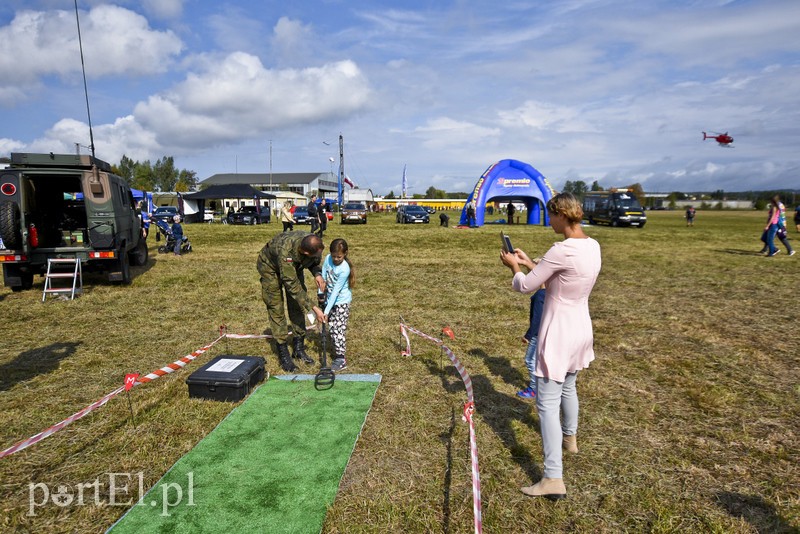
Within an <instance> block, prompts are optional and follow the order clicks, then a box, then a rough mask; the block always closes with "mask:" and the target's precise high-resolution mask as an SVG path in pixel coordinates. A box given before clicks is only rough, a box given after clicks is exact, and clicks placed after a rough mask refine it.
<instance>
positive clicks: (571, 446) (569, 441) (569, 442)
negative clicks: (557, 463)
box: [561, 434, 578, 454]
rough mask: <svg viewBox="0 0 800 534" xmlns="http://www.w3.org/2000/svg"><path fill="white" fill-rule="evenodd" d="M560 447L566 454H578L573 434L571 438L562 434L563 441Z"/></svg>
mask: <svg viewBox="0 0 800 534" xmlns="http://www.w3.org/2000/svg"><path fill="white" fill-rule="evenodd" d="M561 446H562V447H563V448H564V450H565V451H567V452H570V453H572V454H578V438H577V437H576V436H575V434H573V435H571V436H568V435H566V434H564V439H563V441H562V442H561Z"/></svg>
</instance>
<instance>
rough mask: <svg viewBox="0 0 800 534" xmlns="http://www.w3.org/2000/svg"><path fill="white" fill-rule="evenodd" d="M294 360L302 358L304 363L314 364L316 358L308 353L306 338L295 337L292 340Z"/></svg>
mask: <svg viewBox="0 0 800 534" xmlns="http://www.w3.org/2000/svg"><path fill="white" fill-rule="evenodd" d="M292 347H293V348H294V350H293V351H292V358H295V359H296V358H300V359H301V360H303V363H314V358H312V357H311V356H309V355H308V354H307V353H306V346H305V338H303V337H297V336H295V337H294V339H292Z"/></svg>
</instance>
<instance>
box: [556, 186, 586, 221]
mask: <svg viewBox="0 0 800 534" xmlns="http://www.w3.org/2000/svg"><path fill="white" fill-rule="evenodd" d="M547 211H548V212H549V213H551V214H553V215H563V216H564V217H565V218H566V219H567V222H569V223H570V224H580V222H581V220H582V219H583V208H582V207H581V203H580V202H579V201H578V199H577V198H575V195H573V194H572V193H559V194H557V195H556V196H554V197H553V198H551V199H550V200H548V201H547Z"/></svg>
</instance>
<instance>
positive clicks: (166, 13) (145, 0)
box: [142, 0, 183, 19]
mask: <svg viewBox="0 0 800 534" xmlns="http://www.w3.org/2000/svg"><path fill="white" fill-rule="evenodd" d="M142 7H143V8H144V10H145V11H147V12H148V13H152V14H153V16H155V17H157V18H160V19H176V18H178V17H180V16H181V14H182V13H183V0H142Z"/></svg>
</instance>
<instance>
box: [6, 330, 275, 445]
mask: <svg viewBox="0 0 800 534" xmlns="http://www.w3.org/2000/svg"><path fill="white" fill-rule="evenodd" d="M226 338H228V339H269V338H272V336H270V335H265V334H264V335H259V334H228V333H227V332H226V329H225V327H224V326H222V327H220V335H219V337H218V338H217V339H215V340H214V341H212V342H211V343H209V344H208V345H206V346H204V347H200V348H199V349H197V350H196V351H194V352H192V353H191V354H187V355H186V356H184V357H183V358H181V359H179V360H176V361H174V362H172V363H171V364H169V365H166V366H164V367H162V368H161V369H157V370H156V371H153V372H152V373H149V374H147V375H145V376H143V377H141V378H139V379H138V380H137V381H136V383H135V384H134V385H135V386H139V385H141V384H145V383H147V382H152V381H153V380H156V379H157V378H160V377H162V376H164V375H168V374H170V373H174V372H175V371H178V370H180V369H183V368H184V367H186V364H188V363H189V362H191V361H192V360H194V359H196V358H197V357H198V356H200V355H202V354H204V353H205V352H207V351H208V350H209V349H211V347H213V346H214V345H215V344H216V343H218V342H219V341H220V340H221V339H226ZM123 391H125V386H124V385H123V386H120V387H118V388H117V389H115V390H114V391H112V392H111V393H109V394H107V395H106V396H105V397H103V398H102V399H100V400H98V401H95V402H93V403H92V404H90V405H89V406H87V407H86V408H84V409H82V410H81V411H79V412H76V413H74V414H72V415H70V416H69V417H67V418H66V419H64V420H63V421H61V422H60V423H56V424H55V425H53V426H51V427H50V428H48V429H47V430H43V431H42V432H39V433H38V434H36V435H35V436H31V437H29V438H28V439H24V440H22V441H20V442H19V443H16V444H14V445H12V446H11V447H9V448H7V449H5V450H3V451H0V458H4V457H6V456H10V455H12V454H14V453H15V452H19V451H21V450H22V449H26V448H28V447H30V446H31V445H34V444H36V443H38V442H40V441H42V440H43V439H44V438H46V437H48V436H51V435H53V434H55V433H56V432H58V431H59V430H61V429H63V428H64V427H65V426H67V425H69V424H70V423H73V422H75V421H77V420H78V419H80V418H81V417H83V416H85V415H88V414H89V413H91V412H93V411H94V410H96V409H98V408H100V407H101V406H103V405H104V404H106V403H107V402H108V401H110V400H111V399H113V398H114V397H116V396H117V395H119V394H120V393H121V392H123Z"/></svg>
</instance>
